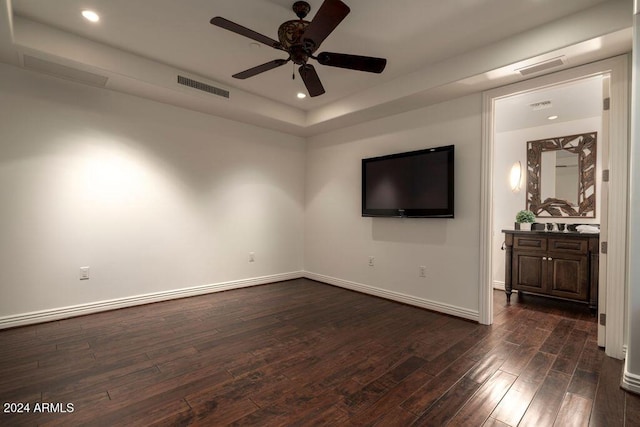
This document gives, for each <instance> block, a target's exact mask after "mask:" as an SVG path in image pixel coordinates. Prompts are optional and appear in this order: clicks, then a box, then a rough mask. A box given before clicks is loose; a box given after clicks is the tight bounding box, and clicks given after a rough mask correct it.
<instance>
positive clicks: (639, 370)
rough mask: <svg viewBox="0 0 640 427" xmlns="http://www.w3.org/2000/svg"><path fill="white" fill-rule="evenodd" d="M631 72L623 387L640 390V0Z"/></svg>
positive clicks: (637, 2) (639, 2) (636, 10)
mask: <svg viewBox="0 0 640 427" xmlns="http://www.w3.org/2000/svg"><path fill="white" fill-rule="evenodd" d="M633 18H634V21H633V27H634V38H633V62H632V66H633V72H632V94H631V147H630V148H631V149H630V161H629V165H630V177H631V182H630V185H629V218H630V219H633V220H630V221H629V226H628V229H629V281H628V283H629V289H628V291H627V292H628V295H627V316H628V318H627V322H628V323H627V325H628V330H627V337H626V338H627V345H628V348H627V357H626V360H625V366H624V375H623V378H622V386H623V387H624V388H625V389H627V390H631V391H633V392H635V393H640V263H638V259H639V258H640V224H639V221H638V220H637V218H638V216H640V167H639V166H638V165H640V120H639V117H640V116H639V114H638V113H639V111H638V110H639V107H640V106H639V105H638V103H639V102H640V86H639V85H640V79H639V77H640V75H639V73H640V55H639V54H638V49H640V1H638V0H636V1H635V2H634V16H633Z"/></svg>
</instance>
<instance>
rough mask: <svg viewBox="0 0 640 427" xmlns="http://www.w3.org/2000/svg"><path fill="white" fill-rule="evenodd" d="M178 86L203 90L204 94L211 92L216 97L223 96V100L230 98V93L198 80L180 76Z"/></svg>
mask: <svg viewBox="0 0 640 427" xmlns="http://www.w3.org/2000/svg"><path fill="white" fill-rule="evenodd" d="M178 84H181V85H183V86H188V87H190V88H193V89H197V90H201V91H203V92H209V93H212V94H214V95H218V96H222V97H223V98H229V91H228V90H224V89H220V88H219V87H215V86H211V85H208V84H206V83H202V82H199V81H197V80H193V79H190V78H188V77H184V76H178Z"/></svg>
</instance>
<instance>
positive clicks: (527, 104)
mask: <svg viewBox="0 0 640 427" xmlns="http://www.w3.org/2000/svg"><path fill="white" fill-rule="evenodd" d="M602 90H603V82H602V76H593V77H588V78H584V79H580V80H577V81H571V82H567V83H564V84H561V85H555V86H552V87H548V88H544V89H539V90H536V91H532V92H526V93H522V94H518V95H513V96H510V97H507V98H502V99H499V100H497V101H496V103H495V117H496V118H497V120H496V123H495V131H496V132H509V131H514V130H520V129H527V128H533V127H539V126H543V125H551V124H556V123H562V122H569V121H572V120H580V119H587V118H592V117H600V116H601V115H602V99H603V95H602V93H603V92H602ZM549 117H552V119H549ZM553 117H555V118H553Z"/></svg>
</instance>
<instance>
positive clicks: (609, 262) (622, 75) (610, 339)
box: [478, 54, 630, 359]
mask: <svg viewBox="0 0 640 427" xmlns="http://www.w3.org/2000/svg"><path fill="white" fill-rule="evenodd" d="M605 74H609V75H610V79H611V85H610V89H611V92H610V110H609V120H610V123H609V135H608V140H609V141H610V146H609V164H608V165H605V164H603V165H602V168H603V170H604V169H609V171H610V173H609V187H610V188H615V189H616V191H612V192H610V193H609V196H608V203H607V209H608V216H607V221H608V222H607V224H606V232H607V236H606V237H605V239H606V241H607V242H608V250H607V255H606V256H601V257H600V264H601V266H602V265H603V263H604V267H605V268H601V269H600V270H601V271H603V272H604V273H603V274H601V275H600V279H601V283H602V285H603V286H602V287H600V291H601V292H600V295H599V304H604V305H605V310H604V312H605V313H606V314H607V315H606V334H605V336H604V347H605V352H606V354H607V355H608V356H611V357H614V358H617V359H623V358H624V344H625V343H624V336H625V330H626V325H625V321H626V315H625V310H626V304H625V292H626V284H627V212H628V210H627V193H628V175H629V171H628V153H629V84H630V82H629V55H628V54H625V55H620V56H616V57H613V58H609V59H605V60H602V61H598V62H594V63H591V64H587V65H582V66H579V67H575V68H571V69H568V70H563V71H559V72H557V73H553V74H548V75H545V76H541V77H537V78H534V79H531V80H526V81H522V82H518V83H514V84H511V85H508V86H503V87H500V88H496V89H492V90H489V91H486V92H483V94H482V172H481V194H480V201H481V206H480V292H479V310H478V314H479V316H478V317H479V322H480V323H482V324H485V325H490V324H492V323H493V277H492V253H493V251H492V244H493V224H492V223H493V184H494V183H493V155H494V133H495V128H494V108H495V101H496V100H498V99H499V98H503V97H507V96H511V95H516V94H519V93H523V92H530V91H533V90H535V89H542V88H544V87H549V86H555V85H557V84H561V83H564V82H568V81H571V80H579V79H582V78H585V77H589V76H594V75H605ZM601 238H602V236H601Z"/></svg>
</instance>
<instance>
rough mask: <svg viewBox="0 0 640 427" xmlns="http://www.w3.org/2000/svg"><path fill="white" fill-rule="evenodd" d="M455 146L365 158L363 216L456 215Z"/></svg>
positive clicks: (424, 216) (363, 168)
mask: <svg viewBox="0 0 640 427" xmlns="http://www.w3.org/2000/svg"><path fill="white" fill-rule="evenodd" d="M453 199H454V146H453V145H447V146H444V147H436V148H427V149H424V150H418V151H410V152H407V153H399V154H390V155H388V156H382V157H373V158H369V159H362V216H366V217H399V218H402V217H409V218H453V216H454V215H453V214H454V209H453Z"/></svg>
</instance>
